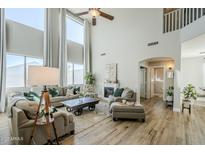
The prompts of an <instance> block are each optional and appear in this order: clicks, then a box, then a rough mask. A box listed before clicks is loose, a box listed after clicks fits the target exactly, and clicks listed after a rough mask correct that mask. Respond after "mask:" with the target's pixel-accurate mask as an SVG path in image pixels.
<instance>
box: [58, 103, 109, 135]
mask: <svg viewBox="0 0 205 154" xmlns="http://www.w3.org/2000/svg"><path fill="white" fill-rule="evenodd" d="M59 109H60V110H63V111H66V108H65V107H62V108H59ZM66 112H67V111H66ZM71 113H72V112H71ZM72 114H73V113H72ZM73 117H74V121H75V134H77V133H80V132H82V131H83V130H85V129H87V128H89V127H91V126H93V125H95V124H97V123H98V122H100V121H102V120H104V119H106V118H108V117H110V113H109V104H108V103H107V102H105V101H100V102H99V103H98V104H97V105H96V108H95V110H94V111H89V110H88V108H84V109H83V113H82V115H80V116H75V115H74V114H73Z"/></svg>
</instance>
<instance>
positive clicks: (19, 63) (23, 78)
mask: <svg viewBox="0 0 205 154" xmlns="http://www.w3.org/2000/svg"><path fill="white" fill-rule="evenodd" d="M29 65H37V66H43V59H40V58H32V57H26V56H18V55H13V54H7V56H6V87H7V88H11V87H26V86H28V85H27V79H28V66H29Z"/></svg>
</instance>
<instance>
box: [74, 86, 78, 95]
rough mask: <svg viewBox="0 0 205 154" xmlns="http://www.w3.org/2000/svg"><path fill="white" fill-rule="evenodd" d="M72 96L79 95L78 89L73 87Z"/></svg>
mask: <svg viewBox="0 0 205 154" xmlns="http://www.w3.org/2000/svg"><path fill="white" fill-rule="evenodd" d="M73 93H74V95H76V94H79V93H80V87H75V88H74V90H73Z"/></svg>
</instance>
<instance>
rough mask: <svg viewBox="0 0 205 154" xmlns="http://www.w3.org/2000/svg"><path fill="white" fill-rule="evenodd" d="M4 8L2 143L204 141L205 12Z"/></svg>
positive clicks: (0, 78) (0, 105)
mask: <svg viewBox="0 0 205 154" xmlns="http://www.w3.org/2000/svg"><path fill="white" fill-rule="evenodd" d="M0 10H1V13H0V17H1V24H0V25H1V27H0V28H1V35H0V36H1V37H0V38H1V42H0V51H1V52H0V58H1V67H0V71H1V74H0V81H1V82H0V100H1V103H0V111H1V113H0V144H1V145H44V144H55V145H58V144H60V145H153V144H156V145H171V144H172V145H177V144H180V145H187V144H189V145H192V144H205V142H204V137H205V135H204V134H205V131H204V128H205V123H204V122H205V121H204V118H203V115H204V114H205V112H204V111H205V108H204V105H203V101H204V100H202V102H200V101H198V100H200V99H201V98H203V97H204V93H203V90H204V89H203V88H204V87H203V86H204V83H203V82H202V81H203V79H204V75H203V73H202V72H201V71H198V72H200V73H201V74H200V75H199V74H198V75H196V78H194V77H189V73H191V74H195V72H197V70H201V69H202V68H200V66H201V64H203V60H202V59H203V53H202V56H201V57H200V58H201V59H200V60H201V61H202V62H200V63H199V60H198V59H196V58H195V59H196V60H194V62H193V63H192V62H190V57H189V58H187V57H184V55H185V54H186V53H187V52H189V51H185V50H188V49H190V48H193V47H194V46H195V45H198V44H197V41H196V40H197V39H198V40H200V42H201V44H203V41H204V36H203V33H204V32H205V30H204V28H203V27H204V25H205V20H204V19H205V9H204V8H106V7H105V8H103V7H101V8H62V7H59V8H47V7H46V6H45V7H43V8H42V7H38V8H29V7H26V8H7V7H5V8H1V9H0ZM181 16H182V17H183V20H182V19H181ZM34 19H35V20H34ZM188 40H190V41H188ZM191 41H192V42H191ZM186 42H188V43H189V44H186ZM198 46H199V45H198ZM197 49H198V48H197ZM197 49H196V48H194V49H192V50H193V51H192V53H194V51H196V50H197ZM203 49H204V48H203ZM201 50H202V49H201V48H200V49H198V51H199V52H202V51H201ZM192 59H194V58H193V57H192ZM197 62H198V63H197ZM196 63H197V64H198V65H197V68H199V69H195V68H194V67H193V66H194V65H195V64H196ZM199 76H200V77H199ZM199 80H200V82H199ZM198 88H200V89H201V91H200V92H201V93H200V94H199V93H198V92H199V89H198ZM195 102H196V103H195ZM170 104H171V105H170ZM199 104H200V105H199ZM204 104H205V103H204ZM193 130H194V131H193Z"/></svg>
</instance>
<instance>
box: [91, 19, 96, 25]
mask: <svg viewBox="0 0 205 154" xmlns="http://www.w3.org/2000/svg"><path fill="white" fill-rule="evenodd" d="M92 24H93V26H95V25H96V18H95V17H93V18H92Z"/></svg>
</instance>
